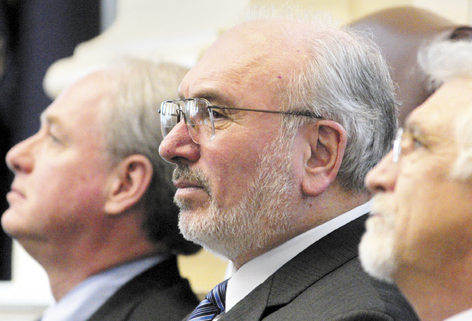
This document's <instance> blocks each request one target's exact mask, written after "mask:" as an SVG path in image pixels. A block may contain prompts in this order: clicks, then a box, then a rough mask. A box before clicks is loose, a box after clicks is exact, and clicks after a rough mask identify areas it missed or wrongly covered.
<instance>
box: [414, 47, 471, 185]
mask: <svg viewBox="0 0 472 321" xmlns="http://www.w3.org/2000/svg"><path fill="white" fill-rule="evenodd" d="M418 61H419V64H420V66H421V67H422V68H423V70H424V71H425V73H426V74H427V75H428V77H429V83H430V85H431V87H432V89H434V90H436V89H437V88H439V87H440V86H441V84H442V83H444V82H446V81H449V80H452V79H455V78H469V79H471V81H472V42H471V41H453V40H445V41H441V42H438V43H435V44H432V45H430V46H429V47H426V48H424V49H423V50H422V51H421V52H420V53H419V56H418ZM471 105H472V102H471ZM471 124H472V109H470V110H468V111H466V112H465V113H464V114H461V115H460V117H457V118H456V121H455V138H456V142H457V146H458V149H459V151H458V156H457V159H456V161H455V162H454V164H453V166H452V172H451V175H452V177H454V178H456V179H459V180H463V181H467V180H470V179H471V178H472V126H471Z"/></svg>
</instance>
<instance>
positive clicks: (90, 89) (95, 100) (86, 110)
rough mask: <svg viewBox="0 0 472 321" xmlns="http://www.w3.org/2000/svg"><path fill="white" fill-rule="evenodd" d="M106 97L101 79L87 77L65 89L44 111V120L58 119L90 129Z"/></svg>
mask: <svg viewBox="0 0 472 321" xmlns="http://www.w3.org/2000/svg"><path fill="white" fill-rule="evenodd" d="M105 97H107V92H106V90H105V84H104V81H103V77H102V76H101V75H100V74H99V73H95V74H92V75H88V76H86V77H84V78H82V79H80V80H79V81H77V82H76V83H74V84H73V85H71V86H70V87H68V88H67V89H65V90H64V92H63V93H61V95H60V96H59V97H58V98H57V99H56V100H55V101H54V102H53V103H52V104H51V105H50V106H49V107H48V108H47V109H46V110H45V111H44V113H43V115H42V117H43V118H44V119H49V118H54V119H56V118H60V119H61V121H63V122H66V123H71V124H72V123H80V124H81V126H87V127H90V126H91V125H94V124H96V123H97V121H98V118H99V115H100V113H101V111H102V108H103V105H104V99H105Z"/></svg>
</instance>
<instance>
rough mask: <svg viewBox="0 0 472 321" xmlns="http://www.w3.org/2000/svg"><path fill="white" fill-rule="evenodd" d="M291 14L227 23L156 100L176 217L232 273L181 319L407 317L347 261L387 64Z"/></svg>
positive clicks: (325, 25) (383, 101) (343, 32)
mask: <svg viewBox="0 0 472 321" xmlns="http://www.w3.org/2000/svg"><path fill="white" fill-rule="evenodd" d="M296 16H297V17H303V18H294V16H271V17H266V18H265V19H263V18H256V19H254V20H250V21H247V22H244V23H242V24H240V25H238V26H237V27H235V28H233V29H230V30H229V31H227V32H226V33H225V34H223V35H222V36H221V37H220V38H219V39H218V40H217V41H216V42H215V43H214V44H213V45H212V46H211V47H210V48H209V50H208V51H207V52H206V53H205V55H204V56H203V57H202V59H201V60H200V61H199V62H198V63H197V65H196V66H195V67H194V68H192V69H191V70H190V72H189V73H188V74H187V75H186V76H185V78H184V80H183V81H182V83H181V86H180V92H181V97H182V98H183V99H181V100H174V101H166V102H165V103H163V104H162V106H161V115H162V116H161V122H162V130H163V134H164V136H165V137H164V140H163V141H162V143H161V146H160V149H159V151H160V154H161V156H163V157H164V158H165V159H166V160H167V161H169V162H172V163H175V164H176V165H177V168H176V170H175V171H174V184H175V185H176V186H177V192H176V195H175V198H174V199H175V201H176V203H177V204H178V205H179V207H180V220H179V227H180V229H181V231H182V233H183V234H184V236H185V237H186V238H188V239H190V240H192V241H195V242H197V243H199V244H201V245H203V246H204V247H206V248H207V249H208V250H210V251H213V252H215V253H217V254H219V255H221V256H224V257H226V258H228V259H230V260H231V261H232V263H233V265H234V270H235V271H234V274H233V275H232V277H231V278H230V279H229V281H228V282H225V283H222V284H221V285H220V286H218V287H217V288H216V289H215V290H214V291H212V292H211V293H210V294H209V295H208V297H207V299H206V300H204V301H202V303H201V305H199V307H198V308H197V309H196V310H194V312H193V313H192V315H191V316H190V319H191V320H192V319H193V318H194V317H195V316H203V315H207V314H211V315H209V316H206V318H207V320H210V319H212V318H215V317H217V318H219V320H245V321H246V320H284V321H286V320H320V321H327V320H401V321H405V320H416V316H415V314H414V312H413V311H412V310H411V308H410V307H409V305H408V304H407V303H406V301H405V300H404V298H403V297H402V296H401V294H400V293H399V292H398V290H397V289H396V288H395V287H393V286H390V285H386V284H383V283H380V282H377V281H374V280H373V279H371V278H370V277H369V276H367V275H366V274H365V273H364V272H363V271H362V269H361V267H360V264H359V261H358V259H357V245H358V242H359V239H360V236H361V234H362V231H363V221H364V219H365V214H366V213H367V212H368V211H369V203H368V202H369V199H370V194H369V192H368V191H366V189H365V187H364V184H363V179H364V176H365V174H366V172H367V171H368V170H369V169H370V168H372V166H374V164H376V163H377V162H378V161H379V160H380V159H381V157H382V155H384V154H385V153H386V152H387V151H388V149H389V147H390V142H391V141H392V139H393V137H394V133H395V129H396V124H397V121H396V117H395V115H396V104H395V100H394V96H393V92H394V88H393V83H392V81H391V79H390V77H389V72H388V67H387V66H386V63H385V61H384V60H383V58H382V57H381V54H380V51H379V49H378V48H377V47H376V46H375V45H374V44H373V43H372V42H371V41H369V40H367V39H364V38H362V37H360V36H358V35H357V34H355V33H354V32H352V31H350V30H349V29H345V28H343V27H338V26H337V25H335V24H331V23H330V21H331V19H330V18H329V17H325V16H323V15H316V14H311V13H309V12H303V13H300V12H299V14H298V15H296ZM213 302H216V303H217V306H216V307H212V305H213ZM203 306H205V307H206V309H201V307H203Z"/></svg>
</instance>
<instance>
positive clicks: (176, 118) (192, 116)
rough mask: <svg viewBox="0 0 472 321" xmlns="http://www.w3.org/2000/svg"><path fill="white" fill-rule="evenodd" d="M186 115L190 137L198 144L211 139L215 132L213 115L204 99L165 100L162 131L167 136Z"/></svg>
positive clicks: (162, 112) (162, 113) (162, 108)
mask: <svg viewBox="0 0 472 321" xmlns="http://www.w3.org/2000/svg"><path fill="white" fill-rule="evenodd" d="M181 115H183V117H184V121H185V124H186V126H187V130H188V132H189V134H190V137H191V138H192V140H193V141H194V142H195V143H196V144H200V143H201V142H202V141H210V140H211V139H212V138H213V136H214V134H215V130H214V123H213V115H212V114H211V111H210V109H209V108H208V105H207V104H206V103H205V101H203V100H199V99H189V100H175V101H165V102H163V103H162V106H161V131H162V136H163V137H165V136H166V135H167V134H168V133H169V132H170V131H171V130H172V129H173V128H174V127H175V126H176V125H177V124H178V123H179V122H180V121H181Z"/></svg>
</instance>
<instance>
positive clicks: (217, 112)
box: [208, 107, 229, 120]
mask: <svg viewBox="0 0 472 321" xmlns="http://www.w3.org/2000/svg"><path fill="white" fill-rule="evenodd" d="M208 109H209V112H210V113H211V115H212V116H213V119H214V120H227V119H228V118H229V117H228V114H227V113H226V110H225V109H223V108H220V107H208Z"/></svg>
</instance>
